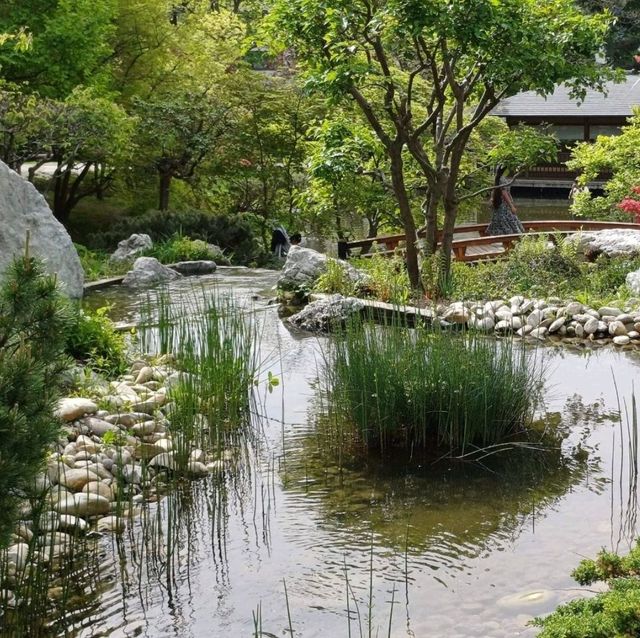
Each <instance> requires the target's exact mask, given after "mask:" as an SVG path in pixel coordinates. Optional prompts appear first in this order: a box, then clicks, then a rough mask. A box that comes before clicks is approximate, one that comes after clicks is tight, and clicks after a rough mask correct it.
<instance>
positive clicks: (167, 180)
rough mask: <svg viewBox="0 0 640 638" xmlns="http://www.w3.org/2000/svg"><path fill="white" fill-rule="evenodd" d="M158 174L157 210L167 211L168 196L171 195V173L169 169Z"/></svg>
mask: <svg viewBox="0 0 640 638" xmlns="http://www.w3.org/2000/svg"><path fill="white" fill-rule="evenodd" d="M159 176H160V182H159V192H158V195H159V199H158V210H161V211H167V210H169V196H170V195H171V179H172V177H173V175H172V174H171V172H170V171H160V172H159Z"/></svg>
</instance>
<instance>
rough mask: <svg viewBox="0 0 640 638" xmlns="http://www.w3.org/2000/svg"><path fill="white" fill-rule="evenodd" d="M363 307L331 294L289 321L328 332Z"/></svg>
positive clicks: (352, 298) (357, 300)
mask: <svg viewBox="0 0 640 638" xmlns="http://www.w3.org/2000/svg"><path fill="white" fill-rule="evenodd" d="M363 307H364V304H363V303H362V301H361V300H360V299H356V298H355V297H343V296H342V295H331V296H330V297H327V298H326V299H319V300H317V301H314V302H312V303H310V304H308V305H307V306H305V307H304V308H303V309H302V310H301V311H300V312H298V313H296V314H295V315H292V316H291V317H289V322H290V323H292V324H293V325H294V326H296V327H298V328H300V329H301V330H307V331H309V332H327V331H329V330H331V329H332V328H334V327H335V326H336V325H341V324H342V323H343V322H344V321H346V320H347V319H348V318H349V317H350V316H352V315H354V314H356V313H358V312H360V311H361V310H362V308H363ZM469 316H470V314H469ZM167 381H169V379H167ZM168 387H170V386H168Z"/></svg>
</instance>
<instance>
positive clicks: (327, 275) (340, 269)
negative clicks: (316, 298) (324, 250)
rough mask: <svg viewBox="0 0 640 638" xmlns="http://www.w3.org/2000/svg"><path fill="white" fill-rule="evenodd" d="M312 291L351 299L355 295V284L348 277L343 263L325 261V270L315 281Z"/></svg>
mask: <svg viewBox="0 0 640 638" xmlns="http://www.w3.org/2000/svg"><path fill="white" fill-rule="evenodd" d="M314 290H315V291H316V292H323V293H327V294H330V295H334V294H340V295H344V296H345V297H352V296H354V295H355V294H356V293H357V288H356V284H355V283H354V282H353V281H352V280H351V278H350V277H349V275H348V273H347V271H346V269H345V268H344V266H343V263H342V262H340V261H338V260H337V259H327V269H326V270H325V271H324V272H323V273H322V274H321V275H320V277H318V279H317V280H316V283H315V285H314Z"/></svg>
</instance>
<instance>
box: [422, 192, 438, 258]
mask: <svg viewBox="0 0 640 638" xmlns="http://www.w3.org/2000/svg"><path fill="white" fill-rule="evenodd" d="M422 211H423V212H424V220H425V224H426V227H425V238H424V248H425V254H427V255H434V254H435V252H436V250H437V248H438V197H437V195H436V193H435V191H434V190H433V189H432V188H430V189H429V193H428V194H427V196H426V198H425V200H424V202H423V203H422Z"/></svg>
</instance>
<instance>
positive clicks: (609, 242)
mask: <svg viewBox="0 0 640 638" xmlns="http://www.w3.org/2000/svg"><path fill="white" fill-rule="evenodd" d="M567 239H568V241H570V242H573V243H575V244H577V246H578V248H579V250H580V251H581V252H583V253H584V254H585V255H588V256H596V255H600V254H604V255H607V256H609V257H620V256H623V255H640V230H631V229H623V228H607V229H605V230H598V231H590V232H580V233H576V234H575V235H570V236H569V237H568V238H567Z"/></svg>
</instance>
